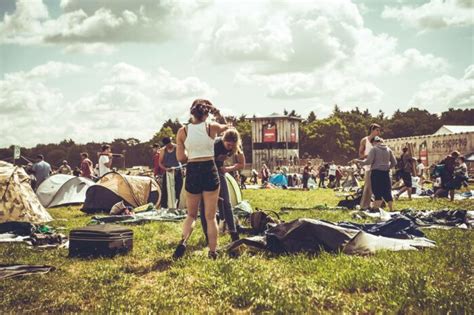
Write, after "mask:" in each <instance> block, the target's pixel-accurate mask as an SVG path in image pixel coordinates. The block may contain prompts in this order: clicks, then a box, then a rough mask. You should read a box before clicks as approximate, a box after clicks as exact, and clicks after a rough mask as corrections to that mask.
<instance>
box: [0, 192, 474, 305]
mask: <svg viewBox="0 0 474 315" xmlns="http://www.w3.org/2000/svg"><path fill="white" fill-rule="evenodd" d="M244 196H245V198H246V199H247V200H249V201H250V202H251V204H252V205H253V206H254V207H259V208H263V209H274V210H279V209H280V207H283V206H291V207H297V206H298V207H310V206H314V205H317V204H327V205H328V206H335V205H336V203H337V201H338V199H339V198H338V197H336V196H335V194H334V192H332V191H330V190H318V191H311V192H301V191H281V190H269V191H268V190H267V191H250V190H249V191H245V192H244ZM395 206H396V208H397V209H402V208H408V207H410V208H415V209H444V208H463V209H474V204H473V202H472V201H470V202H469V201H465V202H460V201H455V202H454V203H450V202H448V201H435V202H431V201H427V200H416V201H412V202H408V201H400V202H397V203H396V205H395ZM50 212H51V214H52V215H53V216H54V217H55V218H56V219H61V220H57V221H55V222H54V223H53V224H52V225H53V226H55V227H65V228H66V230H65V232H68V231H69V230H70V229H72V228H74V227H79V226H84V225H85V224H87V223H88V222H89V221H90V216H87V215H84V214H83V213H81V212H80V211H78V210H77V208H74V207H69V208H57V209H50ZM298 217H311V218H321V219H326V220H331V221H341V220H353V219H352V218H351V215H350V214H349V213H348V211H342V210H326V211H317V210H312V211H291V212H290V213H288V214H285V215H283V219H285V220H291V219H294V218H298ZM359 222H361V221H359ZM132 228H133V230H134V232H135V243H134V246H135V247H134V250H133V253H131V254H129V255H127V256H121V257H116V258H114V259H95V260H82V259H70V258H67V250H66V249H53V250H38V249H30V248H28V247H27V246H25V245H22V244H8V245H5V244H3V245H0V257H2V258H1V263H4V264H5V263H19V264H48V265H53V266H55V267H56V268H57V270H55V271H54V272H51V273H48V274H45V275H32V276H28V277H23V278H16V279H7V280H2V281H0V293H1V296H2V298H1V299H0V310H2V313H5V312H13V313H20V312H21V313H25V312H34V313H44V312H55V313H59V312H87V313H90V312H94V313H106V312H107V313H109V312H134V313H136V312H137V313H145V312H151V311H156V312H159V313H169V312H172V313H228V312H248V313H259V312H271V313H319V312H327V311H330V312H338V313H339V312H364V313H366V312H390V313H393V312H408V313H418V312H425V313H446V312H452V313H473V312H474V303H473V300H474V299H472V292H473V291H474V277H473V264H472V262H473V260H474V252H473V248H472V244H473V239H474V234H473V232H472V231H464V230H426V231H425V232H426V234H427V236H428V237H429V238H430V239H433V240H435V241H436V242H437V245H438V246H437V247H436V248H434V249H428V250H424V251H416V252H415V251H406V252H380V253H377V254H376V255H374V256H369V257H357V256H348V255H344V254H329V253H323V254H321V255H319V256H308V255H304V254H300V255H288V256H285V255H284V256H273V255H267V254H262V253H252V252H246V253H244V254H243V255H242V256H241V257H239V258H237V259H231V258H229V257H221V258H219V259H218V260H217V261H211V260H209V259H208V258H207V250H206V249H205V248H204V238H203V235H202V233H201V229H200V226H199V224H197V225H196V233H194V234H193V236H192V239H191V241H190V250H189V252H188V254H187V256H186V257H185V258H184V259H183V260H181V261H178V262H172V261H171V259H170V256H171V254H172V252H173V249H174V246H175V244H176V242H177V241H178V240H179V238H180V233H181V224H180V223H159V222H156V223H149V224H145V225H140V226H134V227H132ZM228 242H229V237H228V236H224V237H221V238H220V244H221V245H224V244H227V243H228Z"/></svg>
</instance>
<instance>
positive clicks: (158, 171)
mask: <svg viewBox="0 0 474 315" xmlns="http://www.w3.org/2000/svg"><path fill="white" fill-rule="evenodd" d="M164 171H165V170H164V169H163V168H162V167H160V145H159V144H158V143H155V144H153V175H155V177H157V176H162V175H163V174H164Z"/></svg>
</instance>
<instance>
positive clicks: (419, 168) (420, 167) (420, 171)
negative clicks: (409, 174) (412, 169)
mask: <svg viewBox="0 0 474 315" xmlns="http://www.w3.org/2000/svg"><path fill="white" fill-rule="evenodd" d="M416 162H417V165H416V176H418V178H419V179H420V181H419V183H420V188H423V184H424V182H425V165H424V164H423V162H422V161H421V159H418V160H417V161H416Z"/></svg>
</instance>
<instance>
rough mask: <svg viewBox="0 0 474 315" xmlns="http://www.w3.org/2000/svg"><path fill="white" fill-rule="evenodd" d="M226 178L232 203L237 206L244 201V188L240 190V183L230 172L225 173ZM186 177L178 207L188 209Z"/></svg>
mask: <svg viewBox="0 0 474 315" xmlns="http://www.w3.org/2000/svg"><path fill="white" fill-rule="evenodd" d="M225 179H226V180H227V188H228V190H229V200H230V205H231V206H232V207H235V206H236V205H237V204H239V203H240V202H242V190H240V185H239V183H237V181H236V180H235V178H234V177H233V176H232V175H230V174H229V173H226V174H225ZM185 183H186V177H184V180H183V188H182V189H181V195H180V196H179V204H178V209H186V189H185V186H186V184H185Z"/></svg>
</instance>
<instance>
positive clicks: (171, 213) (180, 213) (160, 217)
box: [91, 209, 186, 224]
mask: <svg viewBox="0 0 474 315" xmlns="http://www.w3.org/2000/svg"><path fill="white" fill-rule="evenodd" d="M184 218H186V210H185V209H159V210H156V209H153V210H148V211H142V212H138V213H135V214H133V215H106V216H94V217H92V221H91V223H92V224H103V223H123V224H143V223H148V222H154V221H166V222H176V221H181V220H183V219H184Z"/></svg>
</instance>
